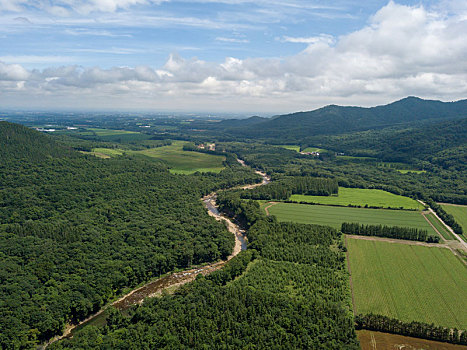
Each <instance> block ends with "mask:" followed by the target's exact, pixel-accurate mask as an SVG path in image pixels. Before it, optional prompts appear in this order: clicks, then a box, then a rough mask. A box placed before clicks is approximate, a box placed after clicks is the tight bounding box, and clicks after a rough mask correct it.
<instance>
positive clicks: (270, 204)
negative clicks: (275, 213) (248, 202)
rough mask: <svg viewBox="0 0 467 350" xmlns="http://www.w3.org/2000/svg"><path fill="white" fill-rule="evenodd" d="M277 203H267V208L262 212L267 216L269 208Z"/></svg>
mask: <svg viewBox="0 0 467 350" xmlns="http://www.w3.org/2000/svg"><path fill="white" fill-rule="evenodd" d="M277 203H278V202H269V203H268V204H269V205H268V206H267V207H265V208H264V211H265V212H266V215H267V216H269V210H268V209H269V208H271V207H272V206H273V205H276V204H277Z"/></svg>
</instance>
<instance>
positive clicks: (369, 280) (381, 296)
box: [347, 239, 467, 329]
mask: <svg viewBox="0 0 467 350" xmlns="http://www.w3.org/2000/svg"><path fill="white" fill-rule="evenodd" d="M347 242H348V249H349V260H350V268H351V271H352V283H353V294H354V300H355V309H356V312H357V313H370V312H373V313H376V314H381V315H386V316H389V317H393V318H398V319H400V320H402V321H405V322H410V321H414V320H415V321H421V322H426V323H432V322H433V323H434V324H436V325H439V326H445V327H457V328H460V329H467V312H465V310H467V273H466V272H467V270H466V267H465V266H464V265H463V264H462V263H461V262H460V261H459V260H458V259H457V258H456V257H455V256H454V255H453V254H452V253H451V251H449V250H448V249H444V248H434V247H433V248H429V247H424V246H415V245H404V244H396V243H387V242H381V241H366V240H358V239H348V240H347Z"/></svg>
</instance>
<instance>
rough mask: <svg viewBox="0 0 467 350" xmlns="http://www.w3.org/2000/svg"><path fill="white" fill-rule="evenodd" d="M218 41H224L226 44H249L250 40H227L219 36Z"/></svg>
mask: <svg viewBox="0 0 467 350" xmlns="http://www.w3.org/2000/svg"><path fill="white" fill-rule="evenodd" d="M216 40H217V41H222V42H226V43H243V44H244V43H249V42H250V40H248V39H238V38H225V37H222V36H218V37H217V38H216Z"/></svg>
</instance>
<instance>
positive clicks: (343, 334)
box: [51, 208, 359, 350]
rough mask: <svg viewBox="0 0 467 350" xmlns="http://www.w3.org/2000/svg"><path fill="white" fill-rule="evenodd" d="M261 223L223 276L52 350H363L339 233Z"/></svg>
mask: <svg viewBox="0 0 467 350" xmlns="http://www.w3.org/2000/svg"><path fill="white" fill-rule="evenodd" d="M232 209H234V208H232ZM255 217H256V220H254V219H253V218H252V217H249V218H248V220H249V221H250V222H251V223H252V226H251V228H250V230H249V239H250V249H249V250H247V251H244V252H242V253H241V254H239V255H238V256H237V257H235V258H234V259H232V260H231V261H230V262H229V263H228V264H227V266H226V267H225V268H224V269H223V270H221V271H219V272H215V273H213V274H212V275H210V276H208V277H198V278H197V280H196V281H195V282H194V283H192V284H189V285H185V286H184V287H182V288H181V289H180V290H178V291H177V292H175V294H174V295H165V296H163V297H161V298H153V299H149V300H147V301H146V302H145V303H144V304H142V305H141V306H137V307H134V308H133V309H132V310H130V312H129V314H128V315H124V314H122V313H121V312H119V311H114V312H113V313H112V314H111V316H110V317H109V318H108V321H107V325H106V326H105V327H100V328H95V327H87V328H86V329H85V330H83V331H82V332H79V333H78V334H77V335H75V336H74V337H73V339H71V340H65V341H61V342H59V343H55V344H53V345H52V346H51V349H54V350H56V349H81V348H83V347H84V348H91V349H107V348H125V349H128V348H132V349H139V348H165V349H169V348H172V349H173V348H176V349H239V348H240V349H358V348H359V346H358V342H357V340H356V334H355V330H354V320H353V314H352V312H351V298H350V290H349V285H348V275H347V272H346V268H345V265H344V253H343V252H342V250H341V249H336V248H335V247H336V245H337V243H338V242H340V237H339V233H338V232H337V231H336V230H334V229H331V228H329V227H321V226H313V225H299V224H292V223H276V222H274V221H273V220H270V219H266V218H264V217H261V216H260V215H256V216H255ZM340 246H341V247H342V244H340ZM251 248H253V249H251Z"/></svg>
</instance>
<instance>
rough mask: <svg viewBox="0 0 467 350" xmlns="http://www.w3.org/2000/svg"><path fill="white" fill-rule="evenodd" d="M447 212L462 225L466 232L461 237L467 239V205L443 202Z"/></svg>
mask: <svg viewBox="0 0 467 350" xmlns="http://www.w3.org/2000/svg"><path fill="white" fill-rule="evenodd" d="M441 206H442V207H443V209H444V210H445V211H446V213H448V214H451V215H452V216H454V219H456V221H457V223H458V224H459V225H461V226H462V230H463V231H464V234H463V235H461V237H462V238H463V239H464V241H467V206H461V205H449V204H441Z"/></svg>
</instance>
